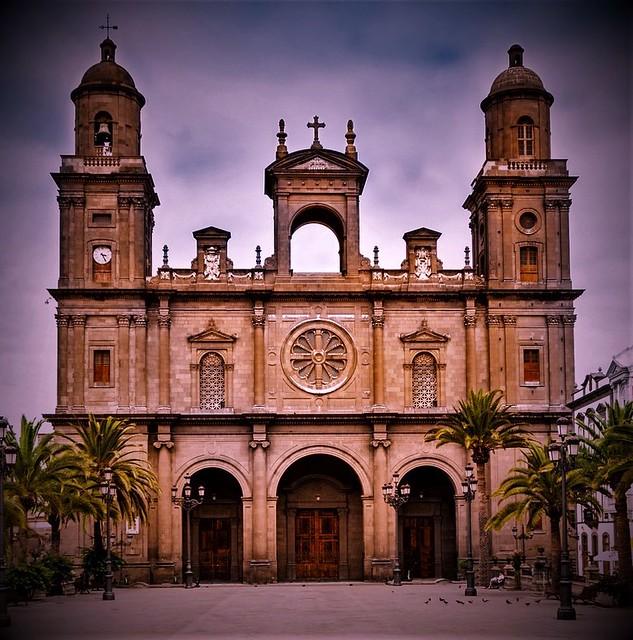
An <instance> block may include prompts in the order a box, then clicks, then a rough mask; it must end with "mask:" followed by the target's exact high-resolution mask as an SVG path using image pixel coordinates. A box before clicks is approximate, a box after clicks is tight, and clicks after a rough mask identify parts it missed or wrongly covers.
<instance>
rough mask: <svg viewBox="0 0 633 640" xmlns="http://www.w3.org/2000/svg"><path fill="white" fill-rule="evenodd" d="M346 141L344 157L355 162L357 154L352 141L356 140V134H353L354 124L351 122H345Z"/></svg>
mask: <svg viewBox="0 0 633 640" xmlns="http://www.w3.org/2000/svg"><path fill="white" fill-rule="evenodd" d="M345 139H346V140H347V146H346V147H345V155H346V156H349V157H350V158H354V160H356V159H357V158H358V153H357V151H356V147H355V146H354V140H356V134H355V133H354V123H353V122H352V121H351V120H348V121H347V133H346V134H345Z"/></svg>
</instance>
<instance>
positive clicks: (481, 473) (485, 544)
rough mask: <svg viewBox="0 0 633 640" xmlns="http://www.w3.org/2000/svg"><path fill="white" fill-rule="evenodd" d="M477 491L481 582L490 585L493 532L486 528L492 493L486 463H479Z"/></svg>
mask: <svg viewBox="0 0 633 640" xmlns="http://www.w3.org/2000/svg"><path fill="white" fill-rule="evenodd" d="M477 491H478V493H479V584H480V585H483V586H488V582H489V578H488V567H489V566H490V558H491V557H492V534H491V532H490V531H489V530H488V529H486V523H487V522H488V520H489V519H490V495H489V494H488V483H487V481H486V465H485V463H483V464H482V463H477Z"/></svg>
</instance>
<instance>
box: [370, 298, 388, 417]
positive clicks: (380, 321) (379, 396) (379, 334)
mask: <svg viewBox="0 0 633 640" xmlns="http://www.w3.org/2000/svg"><path fill="white" fill-rule="evenodd" d="M371 325H372V327H373V341H374V406H375V407H381V408H384V406H385V351H384V349H385V347H384V327H385V316H384V312H383V308H382V303H378V302H377V303H375V304H374V314H373V315H372V317H371Z"/></svg>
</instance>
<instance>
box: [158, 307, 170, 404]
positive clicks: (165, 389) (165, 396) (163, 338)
mask: <svg viewBox="0 0 633 640" xmlns="http://www.w3.org/2000/svg"><path fill="white" fill-rule="evenodd" d="M170 324H171V318H170V317H169V312H167V313H161V314H160V315H159V316H158V411H159V412H160V411H162V412H168V411H169V410H170V368H171V367H170V358H169V326H170Z"/></svg>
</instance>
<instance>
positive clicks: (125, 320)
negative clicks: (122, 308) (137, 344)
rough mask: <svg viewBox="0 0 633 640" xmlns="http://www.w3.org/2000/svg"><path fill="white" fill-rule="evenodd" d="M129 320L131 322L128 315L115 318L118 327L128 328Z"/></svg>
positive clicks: (130, 317)
mask: <svg viewBox="0 0 633 640" xmlns="http://www.w3.org/2000/svg"><path fill="white" fill-rule="evenodd" d="M131 320H132V316H129V315H124V314H121V315H119V316H117V317H116V321H117V324H118V325H119V327H129V326H130V321H131Z"/></svg>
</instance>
